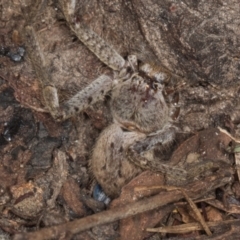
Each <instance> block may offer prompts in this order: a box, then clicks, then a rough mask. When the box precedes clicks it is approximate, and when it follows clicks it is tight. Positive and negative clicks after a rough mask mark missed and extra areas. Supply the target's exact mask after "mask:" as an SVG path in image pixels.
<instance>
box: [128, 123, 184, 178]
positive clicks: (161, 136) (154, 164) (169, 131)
mask: <svg viewBox="0 0 240 240" xmlns="http://www.w3.org/2000/svg"><path fill="white" fill-rule="evenodd" d="M175 131H176V129H175V128H173V127H171V126H165V128H163V129H161V130H159V131H157V132H156V133H154V134H150V135H148V136H147V137H146V138H144V139H142V140H140V141H138V142H136V143H134V144H133V145H132V146H130V147H129V149H128V158H129V160H130V161H133V162H134V163H135V164H136V165H138V166H140V167H142V168H146V169H151V170H153V169H154V170H155V171H159V172H162V173H164V174H167V175H169V174H170V175H174V176H176V177H177V178H178V179H186V177H187V172H186V171H185V170H184V169H182V168H179V167H175V166H171V165H169V163H167V164H164V163H162V162H161V161H156V159H153V160H152V157H149V155H148V156H147V155H146V153H147V152H148V151H150V150H152V149H153V148H154V147H156V145H157V144H161V145H162V147H163V148H166V147H167V146H168V145H170V144H171V143H172V141H173V139H174V137H175ZM160 147H161V146H160Z"/></svg>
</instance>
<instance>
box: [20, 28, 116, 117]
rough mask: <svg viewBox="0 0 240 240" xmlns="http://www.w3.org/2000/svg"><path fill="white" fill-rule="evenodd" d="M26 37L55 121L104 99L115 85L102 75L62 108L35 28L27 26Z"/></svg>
mask: <svg viewBox="0 0 240 240" xmlns="http://www.w3.org/2000/svg"><path fill="white" fill-rule="evenodd" d="M93 34H94V33H93ZM24 35H25V42H26V46H27V53H28V57H29V58H30V60H31V63H32V65H33V68H34V70H35V72H36V75H37V77H38V79H39V80H40V81H41V84H42V92H43V99H44V102H45V106H46V108H47V110H48V111H49V112H50V113H51V115H52V117H53V118H54V119H56V120H64V119H67V118H69V117H71V116H73V115H75V114H76V113H79V112H81V111H82V110H84V109H86V108H87V107H88V106H89V105H90V104H93V103H95V102H97V101H99V100H100V99H103V97H104V96H105V95H106V93H107V92H109V91H110V90H111V88H112V84H113V81H112V79H111V78H110V77H109V76H106V75H102V76H100V77H98V78H97V79H95V80H94V81H93V82H92V83H91V84H90V85H88V86H87V87H86V88H85V89H83V90H82V91H80V92H79V93H77V94H76V95H75V96H73V97H72V98H71V99H70V100H68V101H67V102H66V103H64V104H63V106H60V105H59V99H58V94H57V89H56V87H55V86H54V85H53V82H52V77H51V74H50V72H49V68H48V65H47V62H46V59H45V56H44V54H43V51H42V49H41V46H40V44H39V42H38V39H37V34H36V32H35V30H34V28H33V27H32V26H26V27H25V31H24ZM100 40H102V39H100ZM102 42H103V40H102ZM92 44H93V45H94V44H95V43H94V42H92Z"/></svg>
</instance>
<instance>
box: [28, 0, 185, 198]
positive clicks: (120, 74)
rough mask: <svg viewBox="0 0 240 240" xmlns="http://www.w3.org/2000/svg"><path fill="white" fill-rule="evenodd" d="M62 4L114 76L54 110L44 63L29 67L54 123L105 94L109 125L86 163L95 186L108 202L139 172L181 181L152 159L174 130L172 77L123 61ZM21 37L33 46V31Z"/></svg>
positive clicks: (133, 60) (73, 26)
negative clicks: (148, 171) (108, 102)
mask: <svg viewBox="0 0 240 240" xmlns="http://www.w3.org/2000/svg"><path fill="white" fill-rule="evenodd" d="M62 2H64V3H62V9H63V12H64V15H65V18H66V21H67V22H68V24H69V27H70V28H71V30H72V31H73V32H74V33H75V35H76V36H77V37H78V38H79V39H80V41H81V42H82V43H84V45H85V46H86V47H88V48H89V49H90V50H91V51H92V52H93V53H94V54H95V55H96V56H97V57H98V58H99V59H100V60H101V61H102V62H103V63H105V64H106V65H107V66H108V67H109V68H111V69H112V70H113V71H114V74H113V75H114V77H113V79H112V78H111V77H109V76H106V75H102V76H100V77H98V78H97V79H96V80H95V81H93V82H92V83H91V84H90V85H89V86H87V87H86V88H85V89H83V90H82V91H80V92H79V93H77V94H76V95H75V96H73V97H72V98H71V99H70V100H68V101H67V102H65V103H64V104H63V105H62V106H60V105H59V101H58V95H57V89H56V88H55V87H54V86H53V85H52V83H51V80H50V76H49V75H48V71H47V70H46V68H47V66H46V65H45V61H44V57H43V56H42V57H41V54H39V56H40V57H39V58H38V62H37V63H36V61H35V64H34V61H32V62H33V65H34V68H35V71H36V73H37V75H38V76H40V77H39V78H41V81H42V85H43V97H44V100H45V104H46V107H47V108H48V110H49V112H50V113H51V115H52V117H53V118H54V119H56V120H58V121H62V120H65V119H67V118H69V117H71V116H73V115H75V114H77V113H79V112H81V111H83V110H84V109H86V108H87V107H88V106H89V105H90V104H94V103H96V102H97V101H99V100H100V99H102V98H104V96H105V95H106V94H108V93H109V92H111V112H112V116H113V123H112V124H111V125H110V126H108V127H107V128H106V129H105V130H104V131H103V132H102V133H101V135H100V137H99V139H98V140H97V143H96V145H95V147H94V149H93V154H92V158H91V161H90V166H91V170H92V172H93V174H94V176H95V178H96V180H97V181H98V182H99V183H100V184H101V186H102V187H103V189H104V191H105V192H106V193H107V194H108V195H109V196H111V197H115V196H117V195H118V194H119V192H120V189H121V187H122V186H123V185H124V184H126V183H127V182H128V181H130V180H131V179H132V178H133V177H134V176H136V175H137V174H138V173H139V172H141V171H142V169H143V168H149V169H154V170H158V171H161V172H163V173H168V172H174V174H176V175H186V171H185V170H183V169H181V168H176V167H173V166H169V165H167V164H163V163H161V162H160V159H159V156H158V157H157V158H156V157H155V156H154V153H153V150H154V148H155V147H156V146H157V147H165V146H166V145H169V144H170V143H171V142H172V141H173V139H174V137H175V132H176V127H174V125H173V124H172V122H173V120H174V119H175V118H176V117H177V116H178V113H179V108H178V106H177V105H178V104H177V102H178V94H176V93H175V92H174V91H173V89H171V88H170V86H171V84H172V83H174V80H176V79H175V77H174V76H173V75H171V74H170V73H169V71H167V70H166V69H164V68H163V67H157V66H154V65H151V64H149V63H140V62H139V61H138V60H137V57H136V56H134V55H130V56H128V58H127V60H125V59H124V58H123V57H121V56H120V55H119V54H118V53H117V52H116V51H115V50H114V49H113V48H112V47H110V46H109V45H108V44H107V43H106V42H105V41H104V40H103V39H102V38H100V37H99V36H98V35H97V34H96V33H95V32H93V31H92V30H91V29H89V28H87V27H86V26H85V25H84V23H82V22H81V21H79V20H78V19H77V18H76V17H75V15H74V10H75V1H70V2H69V3H66V1H62ZM25 31H26V34H25V35H26V37H27V38H28V39H30V40H31V39H32V41H33V42H36V43H37V39H36V36H35V32H34V29H33V27H31V26H27V27H26V30H25ZM33 38H34V39H33ZM35 48H36V49H37V48H38V44H36V46H35ZM37 51H38V50H37ZM39 66H40V67H39ZM166 86H167V87H166ZM129 160H130V161H129Z"/></svg>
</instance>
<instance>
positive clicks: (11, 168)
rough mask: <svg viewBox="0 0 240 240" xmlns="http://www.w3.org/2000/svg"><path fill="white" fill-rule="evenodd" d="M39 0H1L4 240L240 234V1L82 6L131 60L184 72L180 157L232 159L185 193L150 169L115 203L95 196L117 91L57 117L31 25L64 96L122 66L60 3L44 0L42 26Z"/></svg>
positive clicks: (93, 2) (133, 0) (0, 224)
mask: <svg viewBox="0 0 240 240" xmlns="http://www.w3.org/2000/svg"><path fill="white" fill-rule="evenodd" d="M63 1H65V0H63ZM30 2H31V1H30V0H29V1H28V0H25V1H24V0H23V1H22V0H1V2H0V6H1V8H0V12H1V15H0V18H1V19H0V133H1V135H0V207H1V208H0V210H1V215H0V239H35V240H36V239H74V240H75V239H76V240H80V239H88V240H95V239H109V240H110V239H121V240H123V239H132V240H133V239H134V240H138V239H139V240H140V239H152V240H153V239H154V240H155V239H156V240H157V239H210V238H211V239H237V238H238V235H239V231H240V229H239V227H240V222H239V214H240V205H239V200H240V185H239V175H238V171H237V169H238V168H237V167H236V166H238V165H239V164H240V163H238V160H239V153H238V152H239V147H238V144H239V142H238V139H240V132H239V123H240V112H239V99H238V96H239V91H240V85H239V82H240V79H239V78H240V77H239V76H240V61H239V58H240V52H239V50H240V28H239V25H240V17H239V12H240V4H239V2H238V1H237V0H230V1H227V2H224V1H221V0H214V1H207V0H197V1H195V0H183V1H180V2H179V1H170V0H162V1H157V0H144V1H141V0H139V1H137V0H124V1H121V0H115V1H110V0H98V1H97V0H84V1H79V2H78V3H77V10H76V15H77V16H79V17H80V18H81V20H82V21H84V23H85V24H87V25H88V26H89V27H90V28H91V29H93V30H94V31H95V32H96V33H97V34H98V35H100V36H101V37H102V38H104V40H106V41H107V42H108V43H110V44H111V45H112V46H113V47H114V48H115V49H116V50H117V51H118V52H119V53H120V54H121V55H122V56H123V57H126V56H127V55H129V54H135V55H137V57H138V58H139V59H140V60H141V61H144V62H151V63H154V64H158V65H163V66H165V67H166V68H167V69H169V70H170V71H171V72H172V73H173V74H176V75H177V76H179V79H182V80H184V82H185V84H184V86H183V87H181V88H180V89H179V92H180V95H181V98H180V104H181V109H180V114H179V116H178V120H177V121H176V125H177V126H178V128H179V129H180V131H179V133H178V134H177V138H176V140H175V144H174V146H173V148H172V153H173V154H172V156H171V157H170V161H171V162H178V161H181V159H187V160H189V161H195V160H196V159H201V160H204V161H212V160H213V159H217V160H220V161H221V163H222V164H221V167H220V168H218V169H217V170H216V171H214V172H211V174H206V175H204V177H203V178H201V179H199V180H198V181H194V182H188V183H187V184H186V186H184V190H179V189H167V190H166V188H163V186H164V175H162V174H160V173H155V172H149V171H146V172H143V173H142V174H141V175H139V176H138V177H137V178H136V179H133V180H132V181H131V182H130V183H129V184H127V185H126V186H125V187H124V188H123V189H122V193H121V195H120V196H119V198H117V199H113V201H112V202H111V203H110V205H108V206H105V205H104V203H103V202H99V201H97V200H96V199H94V198H93V197H92V188H93V186H94V184H95V182H94V176H93V174H92V173H91V171H90V170H89V163H88V162H89V159H90V157H91V151H92V148H93V146H94V144H95V142H96V140H97V138H98V136H99V134H100V133H101V131H102V130H103V129H104V128H106V127H107V126H108V125H109V123H111V121H112V117H111V112H110V109H109V98H110V97H106V98H105V99H104V100H103V101H100V102H99V103H97V104H95V105H94V106H91V107H89V108H88V109H86V110H85V111H84V112H83V113H81V114H79V116H76V117H74V118H72V119H69V120H67V121H64V122H61V123H58V122H56V121H54V119H53V118H52V117H51V115H50V114H49V113H47V112H46V110H45V108H44V101H43V97H42V90H41V84H40V82H39V79H38V77H37V76H36V74H35V72H34V70H33V67H32V64H31V61H30V59H29V55H28V52H27V49H28V46H26V42H25V40H24V38H23V32H24V27H25V26H26V25H33V26H34V28H35V29H36V31H37V34H38V41H39V43H40V45H41V46H42V51H43V54H44V55H45V57H46V60H47V64H48V69H49V72H50V73H51V76H52V81H53V84H54V85H55V86H56V87H57V88H58V91H59V96H60V100H61V102H64V101H66V100H67V99H69V98H70V97H71V96H73V95H74V94H75V93H77V92H78V91H79V90H81V89H83V88H84V87H86V86H87V85H88V84H89V83H91V82H92V81H93V80H94V79H96V77H98V76H100V75H101V74H110V75H111V70H110V69H108V67H107V66H105V65H104V64H103V63H102V62H100V61H99V60H98V59H97V58H96V56H95V55H94V54H92V53H91V52H90V51H89V50H88V49H87V48H86V47H85V46H84V45H83V44H82V43H81V42H80V41H79V40H78V39H77V37H76V36H75V35H74V33H73V32H71V31H70V29H69V27H68V25H67V23H66V21H65V19H64V17H63V14H62V10H61V7H60V5H59V3H58V1H57V0H52V1H51V0H49V1H44V0H43V1H39V2H43V4H42V7H41V9H40V10H39V12H38V14H37V16H36V17H35V20H34V22H28V21H26V14H25V15H24V14H23V12H24V11H25V12H26V11H28V10H29V9H28V6H29V4H30ZM30 14H31V13H30V12H29V15H30ZM28 44H29V43H28ZM171 185H173V186H174V182H173V183H172V184H171ZM153 186H155V187H153ZM156 186H158V188H156ZM159 186H162V187H161V189H159ZM143 187H145V189H144V188H143ZM136 188H139V190H136ZM146 188H147V189H146ZM193 202H194V203H193ZM199 215H200V216H199ZM160 227H161V229H160ZM153 228H158V230H156V231H158V232H157V233H155V232H153V231H154V230H153ZM146 229H148V231H146ZM211 234H213V235H212V236H211Z"/></svg>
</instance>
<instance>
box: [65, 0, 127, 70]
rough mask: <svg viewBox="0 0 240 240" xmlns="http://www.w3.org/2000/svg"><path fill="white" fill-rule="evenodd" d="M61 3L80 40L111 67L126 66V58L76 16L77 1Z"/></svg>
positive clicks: (70, 24)
mask: <svg viewBox="0 0 240 240" xmlns="http://www.w3.org/2000/svg"><path fill="white" fill-rule="evenodd" d="M60 4H61V5H62V10H63V13H64V16H65V18H66V20H67V22H68V24H69V27H70V28H71V30H72V31H73V32H74V33H75V35H76V36H77V37H78V38H79V40H80V41H81V42H82V43H83V44H84V45H85V46H86V47H88V49H89V50H90V51H92V52H93V53H94V54H95V55H96V56H97V57H98V58H99V59H100V60H101V61H102V62H103V63H105V64H106V65H107V66H108V67H110V68H111V69H113V70H117V71H120V70H121V69H123V68H124V67H125V60H124V59H123V58H122V57H121V56H120V55H119V54H118V53H117V51H115V50H114V49H113V48H112V47H111V46H110V45H108V44H107V43H106V42H105V41H104V40H103V39H102V38H101V37H100V36H98V35H97V34H96V33H95V32H94V31H92V30H91V29H89V28H88V27H87V26H86V25H85V24H84V23H82V22H81V21H80V20H79V19H78V18H76V17H75V15H74V12H75V4H76V1H75V0H68V1H66V0H64V1H63V0H61V1H60Z"/></svg>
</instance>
